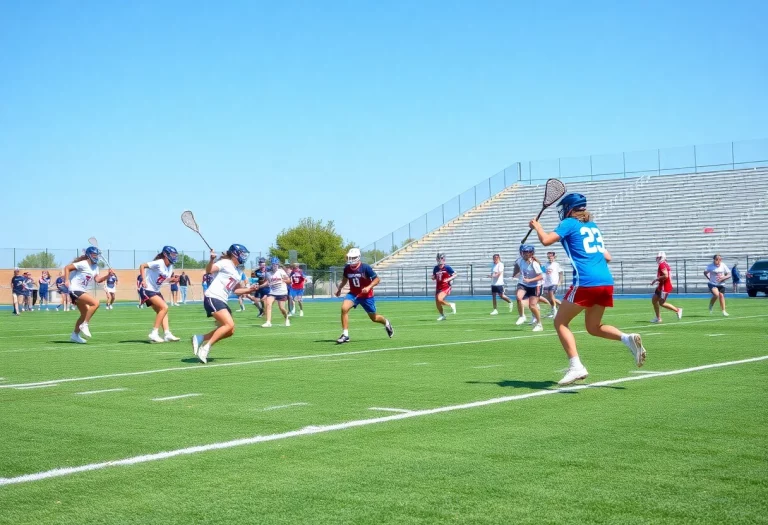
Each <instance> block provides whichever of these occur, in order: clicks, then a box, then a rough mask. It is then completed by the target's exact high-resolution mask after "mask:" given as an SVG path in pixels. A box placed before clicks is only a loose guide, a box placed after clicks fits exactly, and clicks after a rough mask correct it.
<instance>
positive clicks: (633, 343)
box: [625, 334, 645, 368]
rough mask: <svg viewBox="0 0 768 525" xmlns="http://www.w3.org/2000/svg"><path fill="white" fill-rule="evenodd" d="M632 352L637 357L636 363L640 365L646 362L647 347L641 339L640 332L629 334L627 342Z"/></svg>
mask: <svg viewBox="0 0 768 525" xmlns="http://www.w3.org/2000/svg"><path fill="white" fill-rule="evenodd" d="M625 344H626V345H627V347H628V348H629V351H630V352H632V355H633V356H634V358H635V364H636V365H637V366H638V368H639V367H641V366H643V363H645V348H643V342H642V340H641V339H640V334H628V336H627V342H626V343H625Z"/></svg>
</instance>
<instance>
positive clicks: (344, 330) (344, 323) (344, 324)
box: [336, 297, 355, 344]
mask: <svg viewBox="0 0 768 525" xmlns="http://www.w3.org/2000/svg"><path fill="white" fill-rule="evenodd" d="M354 306H355V301H353V300H352V299H350V298H349V297H347V298H345V299H344V301H343V302H342V303H341V336H339V338H338V339H336V344H343V343H348V342H349V311H350V310H351V309H352V308H354Z"/></svg>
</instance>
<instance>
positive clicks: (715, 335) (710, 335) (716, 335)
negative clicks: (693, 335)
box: [707, 334, 725, 337]
mask: <svg viewBox="0 0 768 525" xmlns="http://www.w3.org/2000/svg"><path fill="white" fill-rule="evenodd" d="M707 335H708V336H709V337H720V336H721V335H725V334H707Z"/></svg>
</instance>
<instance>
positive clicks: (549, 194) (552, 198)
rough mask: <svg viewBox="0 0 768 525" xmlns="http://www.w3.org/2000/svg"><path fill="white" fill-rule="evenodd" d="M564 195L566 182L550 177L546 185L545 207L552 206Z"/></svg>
mask: <svg viewBox="0 0 768 525" xmlns="http://www.w3.org/2000/svg"><path fill="white" fill-rule="evenodd" d="M563 195H565V184H564V183H563V182H562V181H560V180H557V179H549V180H548V181H547V184H546V186H545V187H544V203H543V206H544V208H549V207H550V206H552V205H553V204H554V203H556V202H557V201H558V200H560V197H562V196H563Z"/></svg>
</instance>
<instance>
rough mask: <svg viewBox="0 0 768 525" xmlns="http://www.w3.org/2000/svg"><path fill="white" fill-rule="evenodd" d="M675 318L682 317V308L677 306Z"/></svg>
mask: <svg viewBox="0 0 768 525" xmlns="http://www.w3.org/2000/svg"><path fill="white" fill-rule="evenodd" d="M677 318H678V319H682V318H683V309H682V308H678V309H677Z"/></svg>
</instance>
